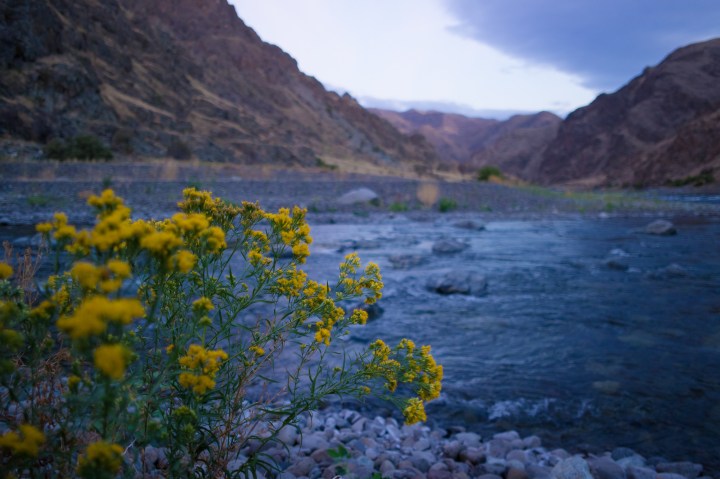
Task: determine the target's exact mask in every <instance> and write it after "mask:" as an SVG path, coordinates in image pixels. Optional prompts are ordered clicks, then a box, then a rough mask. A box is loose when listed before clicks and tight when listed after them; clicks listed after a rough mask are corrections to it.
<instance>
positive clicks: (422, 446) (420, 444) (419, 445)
mask: <svg viewBox="0 0 720 479" xmlns="http://www.w3.org/2000/svg"><path fill="white" fill-rule="evenodd" d="M430 446H431V444H430V441H429V440H428V439H426V438H424V437H423V438H420V439H418V440H417V442H416V443H415V444H414V445H413V449H415V450H416V451H427V450H428V449H430ZM691 479H694V478H691Z"/></svg>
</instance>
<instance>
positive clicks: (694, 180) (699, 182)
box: [668, 168, 715, 187]
mask: <svg viewBox="0 0 720 479" xmlns="http://www.w3.org/2000/svg"><path fill="white" fill-rule="evenodd" d="M713 183H715V175H713V172H712V170H711V169H709V168H707V169H704V170H702V171H701V172H700V173H699V174H697V175H692V176H686V177H685V178H680V179H678V180H669V181H668V184H669V185H670V186H677V187H680V186H688V185H692V186H704V185H711V184H713Z"/></svg>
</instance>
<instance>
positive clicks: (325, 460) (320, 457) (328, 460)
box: [310, 449, 335, 467]
mask: <svg viewBox="0 0 720 479" xmlns="http://www.w3.org/2000/svg"><path fill="white" fill-rule="evenodd" d="M310 457H312V459H313V460H314V461H315V462H316V463H317V464H318V465H319V466H321V467H323V466H329V465H330V464H332V463H333V462H335V461H334V460H333V458H332V457H330V454H328V452H327V449H318V450H316V451H314V452H313V453H312V454H310Z"/></svg>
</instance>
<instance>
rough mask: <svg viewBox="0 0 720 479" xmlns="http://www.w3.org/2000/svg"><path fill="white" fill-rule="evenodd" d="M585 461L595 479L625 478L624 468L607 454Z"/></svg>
mask: <svg viewBox="0 0 720 479" xmlns="http://www.w3.org/2000/svg"><path fill="white" fill-rule="evenodd" d="M587 463H588V465H589V466H590V472H591V473H592V475H593V477H594V478H595V479H626V478H625V469H623V468H622V467H620V466H619V465H618V464H617V463H616V462H615V461H613V460H612V459H610V458H609V457H607V456H605V457H594V458H591V459H588V460H587ZM693 479H694V478H693Z"/></svg>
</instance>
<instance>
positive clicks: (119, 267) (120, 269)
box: [107, 259, 132, 279]
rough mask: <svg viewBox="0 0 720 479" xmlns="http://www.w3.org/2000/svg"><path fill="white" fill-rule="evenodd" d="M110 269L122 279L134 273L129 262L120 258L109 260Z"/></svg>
mask: <svg viewBox="0 0 720 479" xmlns="http://www.w3.org/2000/svg"><path fill="white" fill-rule="evenodd" d="M107 267H108V269H109V270H110V271H111V272H112V274H114V275H115V277H117V278H120V279H127V278H129V277H130V276H131V275H132V269H131V268H130V265H129V264H127V263H126V262H125V261H120V260H119V259H111V260H109V261H108V262H107Z"/></svg>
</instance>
